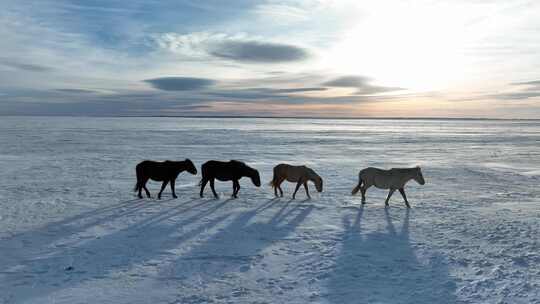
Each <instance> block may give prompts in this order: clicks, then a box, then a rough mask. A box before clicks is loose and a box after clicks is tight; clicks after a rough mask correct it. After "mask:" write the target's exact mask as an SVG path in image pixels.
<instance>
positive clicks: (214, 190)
mask: <svg viewBox="0 0 540 304" xmlns="http://www.w3.org/2000/svg"><path fill="white" fill-rule="evenodd" d="M210 189H212V193H214V197H215V198H219V196H218V195H217V193H216V189H215V188H214V179H213V178H212V179H211V180H210Z"/></svg>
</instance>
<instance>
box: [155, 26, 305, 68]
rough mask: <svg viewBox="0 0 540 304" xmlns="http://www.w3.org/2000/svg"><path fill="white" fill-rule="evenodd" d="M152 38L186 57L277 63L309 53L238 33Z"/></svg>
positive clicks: (176, 35)
mask: <svg viewBox="0 0 540 304" xmlns="http://www.w3.org/2000/svg"><path fill="white" fill-rule="evenodd" d="M154 39H155V41H156V43H157V45H158V46H159V47H160V48H161V49H165V50H168V51H171V52H173V53H175V54H177V55H182V56H185V57H188V58H198V59H201V58H205V57H209V56H210V58H211V57H217V58H221V59H227V60H233V61H236V62H243V63H280V62H294V61H301V60H304V59H307V58H308V57H309V56H310V54H309V52H308V51H307V50H306V49H304V48H301V47H299V46H295V45H291V44H285V43H277V42H271V41H261V40H257V39H254V38H250V37H247V36H245V35H241V34H238V35H228V34H223V33H208V32H195V33H190V34H186V35H180V34H176V33H165V34H161V35H158V36H156V37H154Z"/></svg>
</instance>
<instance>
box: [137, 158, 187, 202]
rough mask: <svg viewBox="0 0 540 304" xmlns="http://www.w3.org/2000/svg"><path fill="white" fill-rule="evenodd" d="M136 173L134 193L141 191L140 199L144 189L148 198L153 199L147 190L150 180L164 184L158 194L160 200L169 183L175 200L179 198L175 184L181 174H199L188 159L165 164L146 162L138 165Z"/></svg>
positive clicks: (167, 161) (165, 162)
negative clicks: (184, 172) (147, 183)
mask: <svg viewBox="0 0 540 304" xmlns="http://www.w3.org/2000/svg"><path fill="white" fill-rule="evenodd" d="M135 171H136V172H137V184H136V185H135V189H133V191H139V198H142V195H141V191H142V189H144V191H145V192H146V195H147V196H148V197H151V196H150V191H148V189H147V188H146V182H148V180H149V179H152V180H155V181H160V182H163V183H162V184H161V190H160V191H159V193H158V199H161V193H162V192H163V189H165V187H166V186H167V183H169V182H170V183H171V191H172V195H173V197H174V198H177V196H176V193H175V192H174V182H175V181H176V178H177V177H178V174H180V173H181V172H183V171H187V172H189V173H191V174H193V175H195V174H197V168H195V165H194V164H193V162H192V161H191V160H189V159H187V158H186V160H184V161H170V160H166V161H164V162H156V161H151V160H145V161H143V162H140V163H139V164H138V165H137V167H136V168H135Z"/></svg>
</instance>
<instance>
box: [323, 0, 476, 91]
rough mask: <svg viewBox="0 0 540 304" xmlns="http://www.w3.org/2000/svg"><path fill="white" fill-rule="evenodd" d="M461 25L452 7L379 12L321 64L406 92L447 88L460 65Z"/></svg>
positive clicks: (364, 19) (361, 20) (361, 23)
mask: <svg viewBox="0 0 540 304" xmlns="http://www.w3.org/2000/svg"><path fill="white" fill-rule="evenodd" d="M465 23H466V21H465V20H464V17H462V16H461V17H460V12H459V11H456V8H450V7H437V8H434V7H429V8H421V7H415V6H405V5H403V7H401V8H398V9H393V10H387V9H382V8H381V9H380V10H376V11H374V12H372V13H370V14H368V15H366V16H364V17H362V18H359V23H358V24H357V25H356V26H355V27H354V28H352V29H351V30H350V31H348V32H347V33H346V34H345V35H344V37H343V38H342V41H341V42H340V43H338V44H337V46H336V47H335V48H334V49H333V50H332V51H331V52H329V55H328V57H327V58H326V62H325V63H326V64H327V66H329V67H331V68H334V69H336V72H339V73H347V74H361V75H367V76H369V77H372V78H373V79H374V80H375V81H376V82H378V83H380V84H384V85H392V86H399V87H404V88H407V89H409V90H411V91H425V90H435V89H442V88H446V87H448V86H451V84H452V82H453V81H455V80H457V79H459V77H460V75H461V73H462V72H463V68H464V66H465V60H464V56H463V47H464V45H465V41H466V37H465V34H466V32H465V31H464V26H465Z"/></svg>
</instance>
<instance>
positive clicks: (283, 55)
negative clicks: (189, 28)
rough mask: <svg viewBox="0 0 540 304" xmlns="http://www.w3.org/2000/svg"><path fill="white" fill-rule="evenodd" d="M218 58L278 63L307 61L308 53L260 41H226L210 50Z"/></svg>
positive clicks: (294, 47) (289, 46)
mask: <svg viewBox="0 0 540 304" xmlns="http://www.w3.org/2000/svg"><path fill="white" fill-rule="evenodd" d="M210 54H212V55H213V56H216V57H220V58H225V59H231V60H235V61H240V62H249V63H278V62H291V61H300V60H304V59H306V58H307V57H308V56H309V55H308V52H307V51H306V50H304V49H302V48H299V47H297V46H293V45H288V44H281V43H269V42H259V41H224V42H222V43H219V44H216V45H215V46H213V48H212V49H211V50H210Z"/></svg>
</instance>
